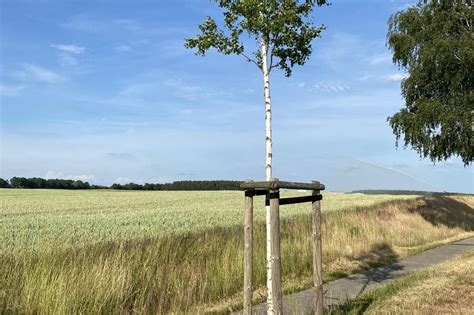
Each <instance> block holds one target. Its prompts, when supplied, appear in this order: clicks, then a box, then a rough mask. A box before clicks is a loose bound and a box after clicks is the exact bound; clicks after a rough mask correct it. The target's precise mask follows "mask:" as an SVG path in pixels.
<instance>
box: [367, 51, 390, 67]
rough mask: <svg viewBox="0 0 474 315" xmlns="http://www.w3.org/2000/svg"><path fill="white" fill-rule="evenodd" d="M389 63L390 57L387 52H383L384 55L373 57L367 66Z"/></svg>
mask: <svg viewBox="0 0 474 315" xmlns="http://www.w3.org/2000/svg"><path fill="white" fill-rule="evenodd" d="M391 61H392V55H391V54H390V53H388V52H385V53H382V54H378V55H375V56H373V57H372V58H371V60H370V61H369V64H371V65H377V64H380V63H387V62H391Z"/></svg>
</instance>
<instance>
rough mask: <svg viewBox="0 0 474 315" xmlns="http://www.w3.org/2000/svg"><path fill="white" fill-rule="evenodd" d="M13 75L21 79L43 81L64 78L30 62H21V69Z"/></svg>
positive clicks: (52, 81) (47, 81) (55, 81)
mask: <svg viewBox="0 0 474 315" xmlns="http://www.w3.org/2000/svg"><path fill="white" fill-rule="evenodd" d="M15 76H16V77H17V78H18V79H19V80H22V81H38V82H45V83H57V82H60V81H63V80H64V78H63V77H62V76H61V75H59V74H57V73H56V72H54V71H51V70H48V69H46V68H43V67H40V66H36V65H33V64H30V63H25V64H23V70H22V71H19V72H17V73H16V74H15Z"/></svg>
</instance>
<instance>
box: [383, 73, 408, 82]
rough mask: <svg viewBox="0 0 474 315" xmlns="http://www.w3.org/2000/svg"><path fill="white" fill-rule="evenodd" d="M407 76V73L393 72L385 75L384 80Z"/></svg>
mask: <svg viewBox="0 0 474 315" xmlns="http://www.w3.org/2000/svg"><path fill="white" fill-rule="evenodd" d="M406 77H407V75H406V74H401V73H393V74H387V75H385V76H384V77H383V79H384V80H386V81H401V80H403V79H405V78H406Z"/></svg>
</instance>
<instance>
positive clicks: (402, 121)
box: [388, 0, 474, 165]
mask: <svg viewBox="0 0 474 315" xmlns="http://www.w3.org/2000/svg"><path fill="white" fill-rule="evenodd" d="M473 22H474V10H473V7H472V1H471V0H431V1H428V0H421V1H420V2H419V3H418V5H416V6H414V7H411V8H408V9H407V10H405V11H400V12H398V13H396V14H394V15H393V16H392V17H391V18H390V20H389V31H388V45H389V47H390V48H391V50H392V51H393V61H394V62H395V63H397V64H398V65H399V66H400V67H401V68H402V69H404V70H406V72H407V76H406V78H405V79H404V80H402V83H401V88H402V95H403V97H404V98H405V102H406V105H405V107H404V108H402V109H401V110H400V111H399V112H398V113H396V114H394V115H393V116H392V117H389V118H388V122H389V124H390V126H391V127H392V129H393V132H394V134H395V135H396V138H397V145H398V142H399V140H400V138H401V137H402V136H403V141H404V144H405V146H411V147H412V148H413V149H415V150H416V151H417V152H418V153H419V154H420V156H422V157H423V158H430V159H431V160H432V161H433V162H437V161H442V160H446V159H448V158H449V157H451V156H459V157H461V159H462V161H463V162H464V164H465V165H468V164H470V163H472V161H473V156H474V143H473V138H474V137H473V135H474V126H473V113H474V27H473Z"/></svg>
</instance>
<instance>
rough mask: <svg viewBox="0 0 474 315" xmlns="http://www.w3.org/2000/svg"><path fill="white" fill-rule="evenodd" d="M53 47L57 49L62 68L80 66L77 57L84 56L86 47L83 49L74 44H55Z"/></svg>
mask: <svg viewBox="0 0 474 315" xmlns="http://www.w3.org/2000/svg"><path fill="white" fill-rule="evenodd" d="M51 47H53V48H55V49H57V50H58V51H59V53H58V61H59V63H60V64H61V66H63V67H66V66H76V65H78V64H79V62H78V60H77V58H76V56H78V55H82V54H84V52H85V51H86V47H81V46H77V45H72V44H54V45H51Z"/></svg>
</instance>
